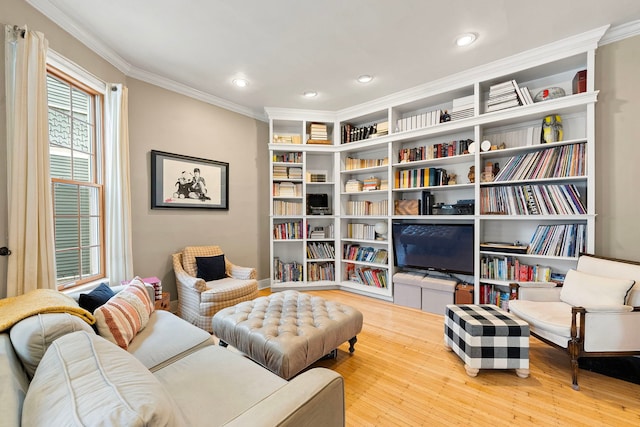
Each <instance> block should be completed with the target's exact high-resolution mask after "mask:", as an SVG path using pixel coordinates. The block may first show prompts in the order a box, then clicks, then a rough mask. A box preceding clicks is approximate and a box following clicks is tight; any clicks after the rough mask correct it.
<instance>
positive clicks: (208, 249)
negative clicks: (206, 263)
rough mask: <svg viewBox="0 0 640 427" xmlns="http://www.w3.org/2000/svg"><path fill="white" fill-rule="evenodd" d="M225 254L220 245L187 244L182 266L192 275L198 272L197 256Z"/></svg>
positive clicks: (183, 253)
mask: <svg viewBox="0 0 640 427" xmlns="http://www.w3.org/2000/svg"><path fill="white" fill-rule="evenodd" d="M214 255H224V252H222V249H220V247H219V246H187V247H186V248H184V249H183V250H182V268H183V269H184V271H185V272H186V273H187V274H188V275H189V276H192V277H196V275H197V274H198V266H197V264H196V257H204V256H214Z"/></svg>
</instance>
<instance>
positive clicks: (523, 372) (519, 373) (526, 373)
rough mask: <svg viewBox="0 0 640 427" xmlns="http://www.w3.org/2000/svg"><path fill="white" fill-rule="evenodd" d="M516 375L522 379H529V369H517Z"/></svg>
mask: <svg viewBox="0 0 640 427" xmlns="http://www.w3.org/2000/svg"><path fill="white" fill-rule="evenodd" d="M516 375H517V376H519V377H520V378H528V377H529V370H528V369H524V368H517V369H516Z"/></svg>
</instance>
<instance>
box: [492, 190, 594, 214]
mask: <svg viewBox="0 0 640 427" xmlns="http://www.w3.org/2000/svg"><path fill="white" fill-rule="evenodd" d="M480 213H481V214H501V215H581V214H585V213H586V209H585V207H584V204H583V202H582V200H581V196H580V192H579V191H578V189H577V188H576V186H575V185H573V184H565V185H520V186H509V187H482V188H481V189H480Z"/></svg>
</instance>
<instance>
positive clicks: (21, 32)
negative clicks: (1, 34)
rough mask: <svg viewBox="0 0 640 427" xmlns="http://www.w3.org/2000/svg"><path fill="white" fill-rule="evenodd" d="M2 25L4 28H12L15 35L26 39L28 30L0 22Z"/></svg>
mask: <svg viewBox="0 0 640 427" xmlns="http://www.w3.org/2000/svg"><path fill="white" fill-rule="evenodd" d="M0 24H2V25H4V26H11V27H12V28H11V30H12V31H13V33H14V34H16V35H20V37H22V38H24V35H25V33H26V32H27V30H25V29H24V28H21V27H19V26H17V25H11V24H5V23H3V22H0Z"/></svg>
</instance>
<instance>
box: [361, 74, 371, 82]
mask: <svg viewBox="0 0 640 427" xmlns="http://www.w3.org/2000/svg"><path fill="white" fill-rule="evenodd" d="M371 80H373V76H370V75H369V74H363V75H361V76H360V77H358V81H359V82H360V83H369V82H370V81H371Z"/></svg>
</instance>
